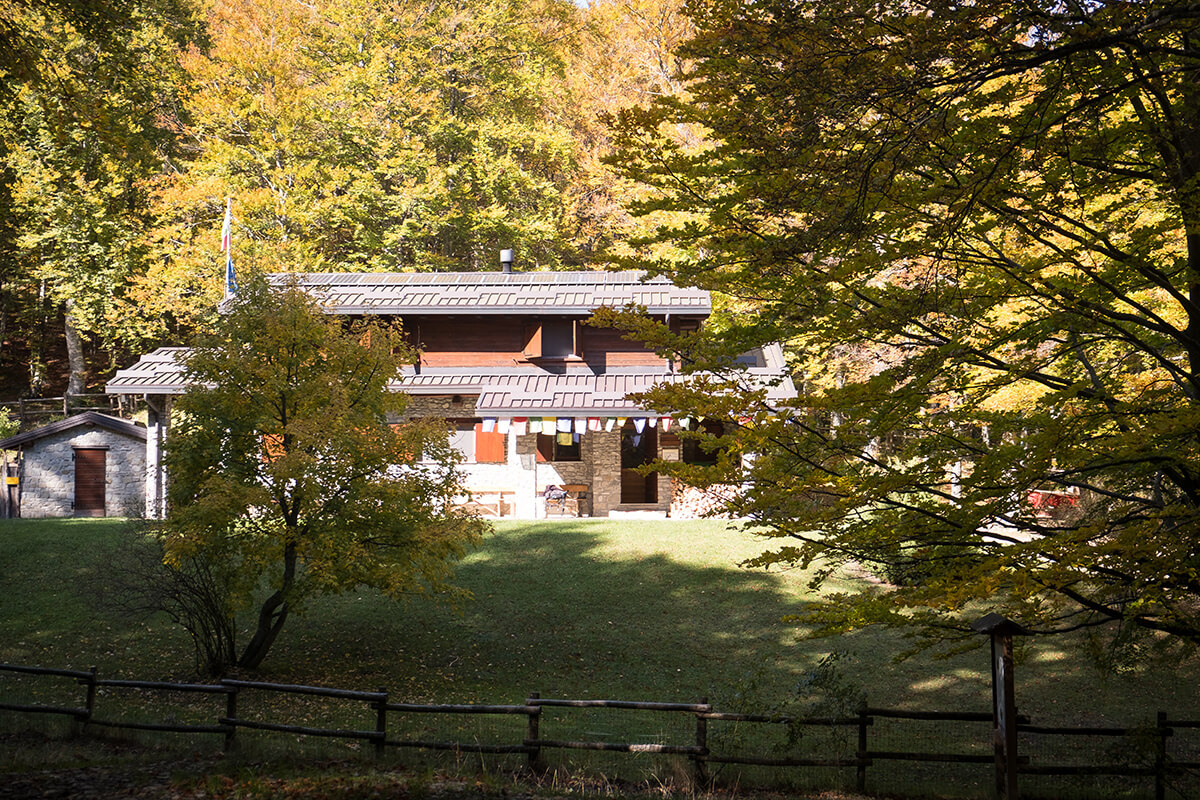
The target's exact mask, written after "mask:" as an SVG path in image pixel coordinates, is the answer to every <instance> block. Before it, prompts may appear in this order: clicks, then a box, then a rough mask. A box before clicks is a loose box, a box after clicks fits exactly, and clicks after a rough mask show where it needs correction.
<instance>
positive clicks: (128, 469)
mask: <svg viewBox="0 0 1200 800" xmlns="http://www.w3.org/2000/svg"><path fill="white" fill-rule="evenodd" d="M0 450H16V451H17V452H18V462H17V479H18V482H17V493H16V494H17V498H16V499H17V508H18V509H19V516H21V517H123V516H140V515H141V514H142V513H143V509H144V507H145V486H146V429H145V428H143V427H141V426H139V425H136V424H134V423H132V422H128V421H127V420H123V419H119V418H117V417H110V416H108V415H107V414H100V413H98V412H95V411H85V412H84V413H82V414H76V415H75V416H73V417H69V418H67V419H64V420H60V421H58V422H52V423H50V424H49V425H44V426H42V427H40V428H37V429H35V430H32V431H26V432H25V433H19V434H17V435H16V436H10V437H9V438H7V439H3V440H0Z"/></svg>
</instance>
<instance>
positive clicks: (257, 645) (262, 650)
mask: <svg viewBox="0 0 1200 800" xmlns="http://www.w3.org/2000/svg"><path fill="white" fill-rule="evenodd" d="M295 582H296V546H295V545H293V544H289V545H287V546H286V547H285V548H284V551H283V582H282V583H281V584H280V586H279V589H278V590H277V591H276V592H275V593H274V594H273V595H271V596H270V597H268V598H267V599H266V601H265V602H264V603H263V605H262V608H261V609H259V611H258V627H257V628H255V630H254V636H252V637H251V638H250V643H249V644H247V645H246V649H245V650H243V651H242V656H241V658H239V659H238V662H237V663H238V666H239V667H243V668H245V669H258V667H259V665H260V664H262V662H263V659H265V658H266V657H267V653H268V652H269V651H270V649H271V645H273V644H275V639H276V638H277V637H278V636H279V632H280V631H281V630H283V623H285V622H287V617H288V611H289V609H290V607H289V606H288V595H289V594H290V593H291V590H292V586H293V585H294V584H295Z"/></svg>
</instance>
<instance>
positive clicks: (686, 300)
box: [270, 271, 712, 316]
mask: <svg viewBox="0 0 1200 800" xmlns="http://www.w3.org/2000/svg"><path fill="white" fill-rule="evenodd" d="M270 280H271V281H272V283H275V284H283V283H285V282H287V281H289V280H295V281H297V283H298V285H299V286H300V287H301V288H303V289H305V290H306V291H308V292H310V293H312V294H313V295H315V296H317V297H319V298H321V299H322V301H324V302H325V304H326V308H327V310H328V311H329V312H330V313H333V314H514V313H519V314H524V315H528V314H590V313H591V312H592V311H594V310H595V309H597V308H599V307H600V306H611V307H621V306H625V305H627V304H629V303H633V304H636V305H640V306H645V307H646V310H647V311H648V312H649V313H651V314H691V315H697V316H707V315H708V314H710V313H711V312H712V300H711V298H710V297H709V294H708V292H706V291H704V290H702V289H693V288H687V287H680V286H676V285H675V284H673V283H671V282H670V281H669V280H667V279H666V278H662V277H658V278H649V277H647V276H646V274H645V273H643V272H635V271H628V272H585V271H578V272H383V273H351V272H336V273H331V272H309V273H294V274H288V273H279V274H275V275H272V276H270Z"/></svg>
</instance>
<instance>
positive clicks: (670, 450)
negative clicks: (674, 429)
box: [662, 447, 679, 461]
mask: <svg viewBox="0 0 1200 800" xmlns="http://www.w3.org/2000/svg"><path fill="white" fill-rule="evenodd" d="M662 460H663V461H678V460H679V448H678V447H664V448H663V449H662Z"/></svg>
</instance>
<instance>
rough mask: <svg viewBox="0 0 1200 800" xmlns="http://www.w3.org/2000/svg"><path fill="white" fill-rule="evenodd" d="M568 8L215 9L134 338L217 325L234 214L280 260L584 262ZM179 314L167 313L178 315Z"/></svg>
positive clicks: (194, 63) (242, 247)
mask: <svg viewBox="0 0 1200 800" xmlns="http://www.w3.org/2000/svg"><path fill="white" fill-rule="evenodd" d="M576 13H577V10H576V9H574V8H573V6H571V5H570V4H568V3H563V2H560V1H559V0H544V1H543V2H537V3H512V2H508V0H472V1H471V2H469V3H442V2H433V3H425V2H400V3H390V2H380V0H355V2H327V1H325V0H323V1H322V2H317V3H295V2H291V0H239V2H232V3H221V4H216V5H214V6H212V8H211V10H210V13H209V15H208V18H207V25H208V28H207V30H208V34H209V37H210V40H211V44H210V46H209V47H207V48H206V49H204V50H203V51H200V50H192V51H190V52H189V53H187V54H186V56H185V58H184V66H185V67H186V69H187V72H188V76H189V82H190V85H191V86H192V88H193V90H192V91H191V92H190V93H189V95H188V97H187V99H186V103H185V107H186V111H187V118H188V124H187V126H186V129H185V131H184V137H185V145H186V148H185V151H184V152H183V153H181V155H180V157H178V158H175V159H172V161H171V164H170V169H169V170H168V171H166V172H165V174H164V175H163V176H162V178H161V180H159V181H158V183H157V185H156V192H155V209H156V214H157V218H158V219H157V225H156V226H155V228H154V230H153V231H152V232H151V234H150V242H149V245H150V246H151V247H152V249H153V250H154V252H156V253H157V254H158V255H159V256H160V259H159V261H158V263H157V264H156V266H155V267H154V268H153V269H151V270H150V271H149V272H148V273H147V274H146V275H145V276H143V277H141V278H140V279H139V280H138V281H137V286H136V287H135V289H134V290H133V292H132V297H131V307H132V310H133V312H134V317H135V319H136V322H137V324H138V325H139V326H141V327H140V328H138V329H136V330H131V331H130V336H132V337H143V338H155V337H161V336H162V335H163V332H164V325H169V324H171V323H172V322H177V323H180V324H185V325H197V324H199V325H203V324H207V323H210V322H211V321H212V319H211V308H212V306H213V305H215V303H216V301H217V300H218V299H219V297H220V292H221V284H220V281H219V280H218V276H219V275H220V274H221V272H220V269H219V265H220V264H221V263H222V262H221V258H220V255H219V253H218V236H217V231H218V230H219V223H220V219H221V214H222V213H223V211H224V208H225V198H226V197H227V196H232V198H233V209H234V218H235V225H234V230H233V237H234V250H235V253H234V258H235V260H237V261H239V262H241V261H244V262H253V263H255V264H258V265H259V267H260V268H261V269H262V270H263V271H264V272H267V271H276V272H281V271H354V272H359V271H393V270H447V269H455V270H461V269H467V270H475V269H495V268H496V266H495V265H496V264H497V259H498V253H499V248H501V247H512V248H513V249H515V250H516V253H517V258H518V260H519V262H520V263H521V264H523V265H527V266H534V265H537V266H542V267H558V266H562V265H577V264H578V260H579V259H578V256H577V254H576V253H575V251H574V248H573V246H572V245H571V240H572V235H573V233H572V231H573V228H574V222H573V221H572V213H573V212H571V210H570V203H569V202H568V199H567V194H568V193H569V191H573V190H574V179H575V176H576V175H577V172H578V170H577V165H576V155H575V144H574V142H573V141H572V137H571V131H570V128H569V126H568V124H567V123H566V121H565V117H566V115H567V112H568V110H570V109H571V106H570V103H569V100H568V99H567V98H566V97H565V96H564V95H563V94H562V92H561V91H560V88H559V87H560V85H561V82H562V73H563V62H562V51H563V50H564V49H565V48H566V47H568V46H569V43H570V39H571V23H572V20H573V18H574V16H575V14H576ZM164 320H165V322H164Z"/></svg>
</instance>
